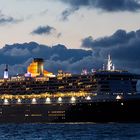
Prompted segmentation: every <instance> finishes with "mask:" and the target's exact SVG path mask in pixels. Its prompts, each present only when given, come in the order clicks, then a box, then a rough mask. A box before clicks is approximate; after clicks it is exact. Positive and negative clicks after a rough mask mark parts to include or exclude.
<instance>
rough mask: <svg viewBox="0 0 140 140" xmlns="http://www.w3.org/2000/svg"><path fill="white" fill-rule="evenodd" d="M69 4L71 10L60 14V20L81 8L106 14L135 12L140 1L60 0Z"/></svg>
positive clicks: (138, 7) (139, 7)
mask: <svg viewBox="0 0 140 140" xmlns="http://www.w3.org/2000/svg"><path fill="white" fill-rule="evenodd" d="M60 1H62V2H63V3H66V4H69V5H70V6H71V7H72V8H70V9H67V10H65V11H63V12H62V14H61V15H62V18H64V19H67V18H68V16H69V15H71V14H72V13H74V12H75V11H76V10H78V9H79V8H81V7H87V8H90V9H100V10H102V11H106V12H117V11H130V12H136V11H138V10H140V0H60Z"/></svg>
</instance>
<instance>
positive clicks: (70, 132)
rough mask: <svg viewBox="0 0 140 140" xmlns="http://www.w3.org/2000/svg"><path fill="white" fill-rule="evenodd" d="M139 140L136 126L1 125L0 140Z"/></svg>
mask: <svg viewBox="0 0 140 140" xmlns="http://www.w3.org/2000/svg"><path fill="white" fill-rule="evenodd" d="M98 139H99V140H140V123H138V124H133V123H130V124H127V123H126V124H119V123H109V124H88V123H87V124H72V123H71V124H1V125H0V140H98Z"/></svg>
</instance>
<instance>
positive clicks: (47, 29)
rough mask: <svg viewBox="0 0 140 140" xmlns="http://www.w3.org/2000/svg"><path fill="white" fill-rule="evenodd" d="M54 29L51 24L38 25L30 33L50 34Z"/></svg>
mask: <svg viewBox="0 0 140 140" xmlns="http://www.w3.org/2000/svg"><path fill="white" fill-rule="evenodd" d="M55 30H56V29H55V28H54V27H51V26H48V25H47V26H39V27H37V28H36V29H35V30H34V31H32V34H38V35H44V34H46V35H50V34H52V32H54V31H55Z"/></svg>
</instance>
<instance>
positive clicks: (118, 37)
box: [82, 30, 136, 48]
mask: <svg viewBox="0 0 140 140" xmlns="http://www.w3.org/2000/svg"><path fill="white" fill-rule="evenodd" d="M135 37H136V33H135V32H133V31H132V32H129V33H126V31H125V30H117V31H116V32H115V33H114V34H113V35H111V36H108V37H102V38H98V39H95V40H94V39H93V38H92V37H91V36H89V37H87V38H85V39H83V40H82V46H83V47H86V48H94V47H112V46H114V45H119V44H121V45H122V44H125V43H128V42H129V41H130V40H131V39H134V38H135Z"/></svg>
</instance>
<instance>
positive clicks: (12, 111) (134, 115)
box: [0, 100, 140, 123]
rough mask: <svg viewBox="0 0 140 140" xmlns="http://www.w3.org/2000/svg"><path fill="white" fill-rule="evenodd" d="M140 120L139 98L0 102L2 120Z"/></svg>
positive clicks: (20, 121) (14, 121) (32, 121)
mask: <svg viewBox="0 0 140 140" xmlns="http://www.w3.org/2000/svg"><path fill="white" fill-rule="evenodd" d="M43 122H46V123H51V122H56V123H57V122H140V100H128V101H108V102H88V103H64V104H58V103H55V104H6V105H0V123H43Z"/></svg>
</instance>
